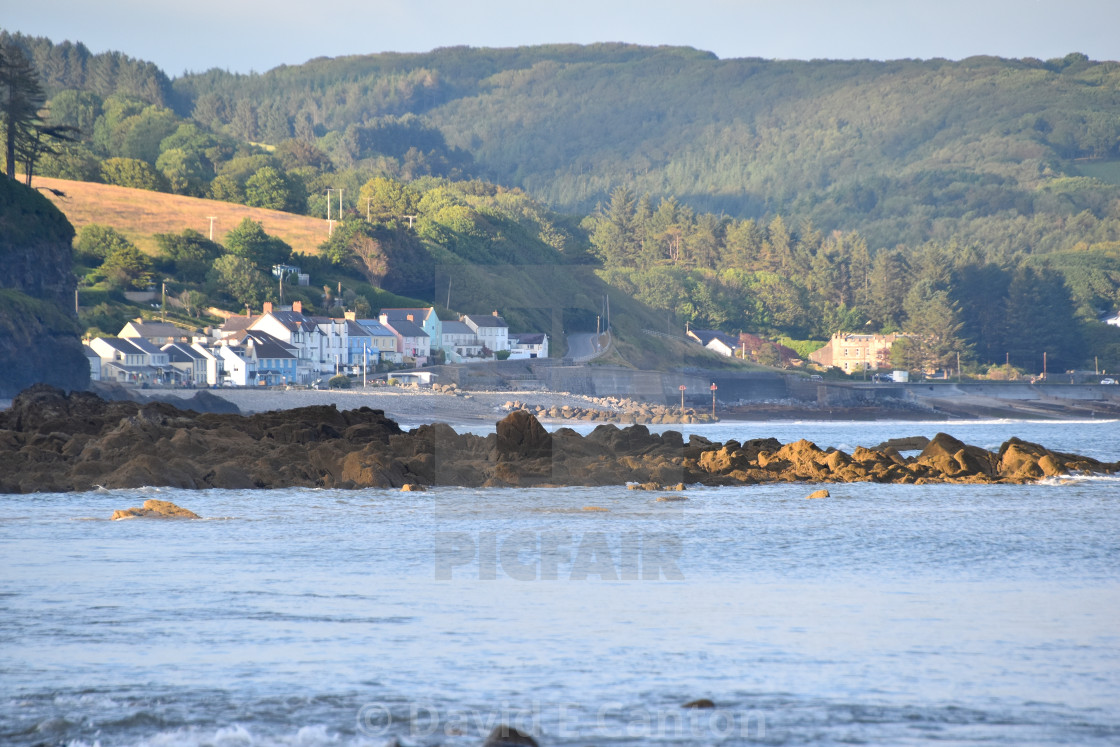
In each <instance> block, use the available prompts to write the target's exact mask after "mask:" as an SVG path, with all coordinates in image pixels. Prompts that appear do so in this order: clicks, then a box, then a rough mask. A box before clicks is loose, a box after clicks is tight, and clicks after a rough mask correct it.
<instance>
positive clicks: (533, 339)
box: [509, 332, 544, 345]
mask: <svg viewBox="0 0 1120 747" xmlns="http://www.w3.org/2000/svg"><path fill="white" fill-rule="evenodd" d="M509 339H510V340H516V341H517V343H518V344H519V345H543V344H544V333H543V332H519V333H517V334H512V335H510V336H509Z"/></svg>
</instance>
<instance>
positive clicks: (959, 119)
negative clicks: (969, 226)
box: [172, 45, 1120, 246]
mask: <svg viewBox="0 0 1120 747" xmlns="http://www.w3.org/2000/svg"><path fill="white" fill-rule="evenodd" d="M1118 82H1120V65H1118V64H1117V63H1114V62H1100V63H1098V62H1091V61H1089V60H1087V59H1085V58H1084V56H1082V55H1077V54H1071V55H1069V56H1068V57H1066V58H1064V59H1060V60H1050V61H1042V60H1005V59H999V58H990V57H976V58H970V59H967V60H962V61H960V62H950V61H947V60H928V61H919V60H901V61H892V62H872V61H835V60H814V61H811V62H802V61H767V60H759V59H733V60H720V59H717V58H716V57H715V56H713V55H710V54H707V53H703V52H699V51H697V50H693V49H687V48H656V49H655V48H643V47H635V46H630V45H594V46H589V47H576V46H552V47H530V48H519V49H509V50H491V49H466V48H455V49H441V50H436V51H434V52H431V53H428V54H417V55H394V54H380V55H368V56H360V57H346V58H338V59H319V60H313V61H311V62H308V63H306V64H304V65H294V66H284V67H281V68H277V69H275V70H272V71H269V72H267V73H264V74H262V75H253V76H245V75H231V74H226V73H221V72H217V71H210V72H209V73H205V74H201V75H196V76H186V77H184V78H179V79H176V80H175V81H173V84H172V85H173V89H174V90H175V92H176V95H177V97H178V98H177V104H176V105H177V106H178V107H179V108H180V112H181V113H182V114H184V115H187V114H193V115H194V116H195V117H196V118H199V117H202V118H204V119H207V118H209V119H210V121H213V118H212V117H211V114H210V113H211V112H224V113H225V114H223V115H219V116H218V117H217V122H218V124H219V125H222V126H226V127H230V128H235V127H237V126H239V125H238V120H237V119H236V118H235V115H234V112H237V111H238V110H239V108H240V109H241V110H244V109H245V108H246V107H253V106H257V107H258V108H257V112H258V117H257V122H258V126H257V129H256V130H255V131H254V132H253V133H248V132H247V133H245V134H246V135H250V134H255V135H258V136H267V135H268V134H269V133H268V132H266V131H265V128H263V127H262V126H261V125H260V124H259V123H260V122H262V121H264V120H265V119H266V118H267V120H268V121H270V122H271V121H274V120H276V119H277V118H278V117H279V118H283V120H284V121H286V122H289V123H290V124H291V129H290V130H289V132H292V133H295V132H296V128H297V125H298V123H299V122H300V121H301V120H305V119H307V118H308V117H312V119H311V121H313V122H315V123H316V124H315V126H314V129H315V133H316V134H317V135H320V136H321V135H323V134H325V133H328V132H331V131H343V130H345V129H346V128H348V127H351V126H355V125H357V126H360V125H363V124H365V123H367V122H371V121H375V120H376V119H377V118H379V117H380V118H383V117H392V116H402V115H406V114H421V115H423V116H424V117H425V118H426V120H427V121H429V122H430V123H432V124H433V125H434V126H435V127H437V128H438V129H439V130H440V132H442V133H443V135H444V137H445V138H446V140H447V143H448V144H449V145H450V146H453V147H458V148H461V149H463V150H465V151H468V152H469V153H470V154H471V155H472V156H473V159H474V162H475V164H476V169H477V171H478V173H479V174H480V175H481V176H484V177H486V178H489V179H491V180H493V181H496V182H498V183H502V184H506V185H510V186H520V187H523V188H525V189H526V190H528V191H529V192H530V193H532V194H534V195H535V196H537V197H539V198H540V199H542V200H544V201H546V202H548V203H549V204H551V205H553V206H554V207H557V208H561V209H565V210H573V211H579V212H588V211H590V210H591V209H592V208H593V207H594V206H595V204H596V202H598V201H600V200H603V199H604V197H605V196H606V195H607V194H608V193H609V192H610V190H611V189H612V188H613V187H615V186H618V185H625V186H629V187H631V188H632V189H633V190H634V191H635V192H638V193H642V192H649V193H651V194H652V195H654V196H655V197H656V196H659V195H661V196H668V195H675V196H676V197H677V198H678V199H680V200H681V201H682V202H684V203H685V204H688V205H691V206H693V207H694V208H697V209H703V210H709V211H715V212H725V213H728V214H730V215H734V216H740V217H749V216H753V217H758V216H761V215H764V214H767V213H778V212H781V213H787V214H788V213H791V212H797V213H799V214H804V215H806V216H807V217H811V218H812V219H813V220H814V222H815V223H817V224H818V225H819V226H820V227H821V228H824V229H827V230H831V229H834V228H843V229H847V230H851V229H855V230H860V231H861V232H863V233H865V235H866V234H869V235H870V236H871V238H872V243H873V246H878V245H885V246H892V245H893V244H894V243H897V242H898V241H900V240H901V241H921V240H924V239H926V238H929V237H930V236H931V232H932V231H931V229H932V227H931V226H930V225H929V223H930V221H932V220H938V219H942V220H947V221H955V222H961V221H967V220H969V219H970V218H971V217H975V216H992V215H1001V214H1006V215H1007V216H1031V215H1033V214H1036V213H1040V212H1041V213H1053V212H1063V211H1065V210H1069V209H1072V210H1074V211H1078V210H1080V209H1086V208H1089V209H1093V208H1095V207H1098V205H1097V202H1098V200H1099V199H1100V198H1098V197H1096V196H1095V195H1097V194H1098V193H1100V194H1105V195H1115V192H1114V191H1112V190H1109V188H1108V186H1107V184H1106V183H1105V182H1096V183H1080V184H1076V185H1071V184H1068V183H1067V184H1063V185H1062V188H1061V189H1060V190H1059V194H1058V195H1057V196H1055V195H1053V194H1051V192H1050V191H1048V190H1047V189H1046V185H1047V184H1049V183H1051V182H1053V181H1054V180H1059V179H1061V177H1063V176H1077V175H1080V174H1081V173H1082V172H1083V171H1085V169H1084V167H1085V166H1093V165H1096V166H1100V165H1101V164H1104V163H1107V162H1109V161H1110V160H1115V159H1117V158H1120V86H1118ZM256 102H268V103H260V104H257V103H256ZM261 114H265V115H267V117H264V118H262V117H261V116H260V115H261ZM312 115H313V116H312ZM280 129H281V130H283V129H284V128H283V127H282V126H281V127H280ZM324 145H325V146H326V147H327V150H328V152H330V153H332V155H333V154H334V152H337V150H338V148H339V147H340V145H339V144H337V143H332V142H327V143H324ZM332 149H333V152H332ZM353 155H354V156H357V157H361V156H362V154H361V153H360V152H358V153H354V154H353ZM1085 173H1092V174H1093V175H1094V176H1098V177H1099V176H1102V175H1104V174H1105V172H1104V171H1103V170H1102V169H1101V168H1096V169H1090V170H1088V171H1085ZM1110 173H1115V171H1114V170H1113V171H1112V172H1110ZM1105 201H1106V202H1107V199H1106V200H1105ZM1054 202H1057V203H1059V204H1058V205H1054V204H1050V203H1054ZM1099 207H1102V208H1103V209H1105V210H1110V208H1108V207H1105V206H1099ZM1098 217H1099V214H1098Z"/></svg>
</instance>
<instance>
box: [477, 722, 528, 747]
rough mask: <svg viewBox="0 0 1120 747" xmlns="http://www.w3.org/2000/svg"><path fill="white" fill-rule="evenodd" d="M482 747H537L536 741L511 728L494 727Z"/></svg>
mask: <svg viewBox="0 0 1120 747" xmlns="http://www.w3.org/2000/svg"><path fill="white" fill-rule="evenodd" d="M482 747H538V745H537V740H535V739H533V738H532V737H531V736H529V735H528V734H526V733H525V732H523V731H521V730H520V729H515V728H514V727H512V726H495V727H494V728H493V729H492V730H491V731H490V735H489V736H487V737H486V741H485V742H483V743H482Z"/></svg>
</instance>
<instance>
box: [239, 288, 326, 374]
mask: <svg viewBox="0 0 1120 747" xmlns="http://www.w3.org/2000/svg"><path fill="white" fill-rule="evenodd" d="M247 329H249V330H256V331H260V332H267V333H268V334H270V335H272V336H273V337H275V338H276V339H278V340H280V341H281V342H285V343H288V344H289V345H290V346H292V347H294V348H295V349H296V350H297V351H298V358H297V369H298V373H297V380H298V381H300V382H302V383H309V382H310V381H311V380H312V379H315V378H318V377H319V376H320V374H322V373H323V372H324V371H329V372H331V373H333V372H334V368H335V359H334V357H333V354H332V356H331V358H330V359H329V360H328V359H327V358H326V357H325V356H326V355H327V351H332V350H335V349H336V348H337V347H338V343H337V342H333V341H329V340H325V339H324V328H320V326H319V323H318V321H316V320H315V319H313V318H312V317H310V316H308V315H307V314H304V313H303V305H302V304H301V303H300V302H299V301H296V302H295V303H293V304H292V308H291V309H282V310H276V309H273V307H272V304H271V303H266V304H265V305H264V313H263V314H261V315H260V316H259V317H256V318H255V319H253V321H252V323H250V324H249V325H248V327H247ZM332 330H333V326H332V325H326V327H325V331H326V333H327V334H330V333H331V331H332ZM343 349H345V348H344V347H343Z"/></svg>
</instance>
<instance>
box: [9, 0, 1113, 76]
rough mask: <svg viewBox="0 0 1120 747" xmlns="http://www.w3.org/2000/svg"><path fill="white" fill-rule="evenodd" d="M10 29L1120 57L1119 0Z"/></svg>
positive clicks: (230, 54) (478, 7) (118, 15)
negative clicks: (1070, 54)
mask: <svg viewBox="0 0 1120 747" xmlns="http://www.w3.org/2000/svg"><path fill="white" fill-rule="evenodd" d="M0 25H2V26H3V27H4V28H6V29H7V30H9V31H20V32H22V33H25V34H30V35H33V36H46V37H49V38H50V39H51V40H53V41H55V42H61V41H64V40H67V39H69V40H70V41H81V42H83V43H85V45H86V46H87V47H89V48H90V50H92V51H94V52H102V51H106V50H118V51H121V52H124V53H126V54H128V55H130V56H132V57H137V58H140V59H144V60H150V61H152V62H155V63H156V64H157V65H159V66H160V67H161V68H163V70H164V71H165V72H166V73H167V74H168V75H170V76H172V77H175V76H178V75H181V74H182V73H183V72H184V71H187V70H190V71H202V70H207V69H209V68H213V67H218V68H224V69H228V70H233V71H238V72H248V71H250V70H256V71H258V72H263V71H265V70H268V69H270V68H273V67H275V66H277V65H281V64H299V63H302V62H305V61H307V60H309V59H311V58H313V57H320V56H329V57H337V56H341V55H347V54H369V53H373V52H387V51H398V52H422V51H428V50H430V49H434V48H436V47H444V46H453V45H463V44H465V45H470V46H476V47H482V46H487V47H510V46H519V45H525V44H543V43H552V42H575V43H591V42H598V41H623V42H633V43H637V44H674V45H687V46H692V47H697V48H699V49H705V50H709V51H712V52H715V53H716V54H717V55H719V56H720V57H723V58H729V57H763V58H768V59H818V58H832V59H864V58H870V59H899V58H921V59H928V58H931V57H946V58H949V59H960V58H963V57H968V56H970V55H977V54H989V55H996V56H1000V57H1039V58H1042V59H1048V58H1051V57H1062V56H1064V55H1066V54H1068V53H1069V52H1083V53H1085V54H1087V55H1089V57H1090V58H1092V59H1095V60H1120V33H1118V29H1120V0H548V1H547V2H534V1H533V0H324V2H306V1H305V0H301V1H299V2H296V1H295V0H99V1H98V2H94V1H92V0H0Z"/></svg>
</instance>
